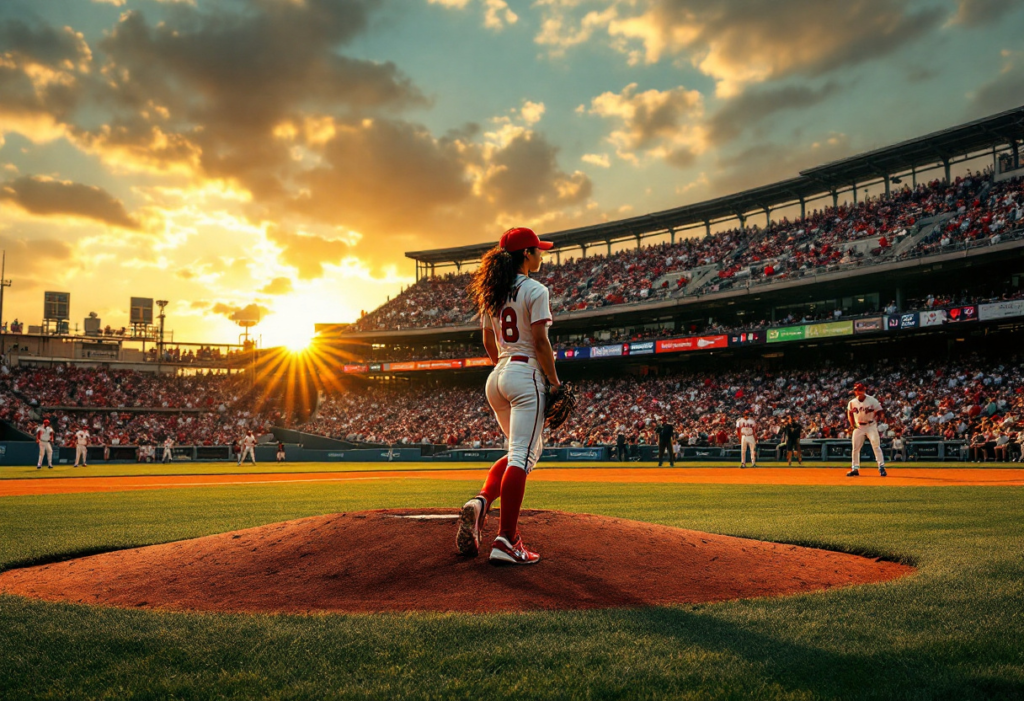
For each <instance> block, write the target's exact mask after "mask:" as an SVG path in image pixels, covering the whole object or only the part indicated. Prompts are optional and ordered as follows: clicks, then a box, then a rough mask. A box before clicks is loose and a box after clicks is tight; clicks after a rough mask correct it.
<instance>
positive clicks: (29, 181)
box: [0, 176, 142, 230]
mask: <svg viewBox="0 0 1024 701" xmlns="http://www.w3.org/2000/svg"><path fill="white" fill-rule="evenodd" d="M0 201H8V202H11V203H13V204H16V205H18V206H19V207H21V208H22V209H24V210H25V211H26V212H30V213H32V214H38V215H40V216H70V217H81V218H84V219H92V220H94V221H98V222H102V223H104V224H110V225H111V226H117V227H120V228H122V229H133V230H139V229H141V228H142V227H141V225H140V224H139V221H138V220H137V219H136V218H134V217H132V216H130V215H129V214H128V212H127V210H125V207H124V204H123V203H122V202H121V201H120V200H118V199H116V198H114V197H113V196H111V195H110V193H108V192H107V191H106V190H103V189H102V188H98V187H93V186H91V185H82V184H80V183H73V182H68V181H60V180H52V179H49V178H43V177H37V176H24V177H20V178H17V179H16V180H9V181H7V182H5V183H3V184H2V185H0Z"/></svg>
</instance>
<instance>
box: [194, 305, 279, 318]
mask: <svg viewBox="0 0 1024 701" xmlns="http://www.w3.org/2000/svg"><path fill="white" fill-rule="evenodd" d="M207 304H208V303H207ZM209 313H210V314H217V315H220V316H225V317H227V318H228V319H229V320H231V321H235V322H238V321H249V320H256V321H259V320H260V319H262V318H263V317H265V316H267V315H268V314H270V313H271V312H270V310H269V309H267V308H266V307H264V306H262V305H259V304H255V303H253V304H247V305H246V306H244V307H240V306H238V305H236V304H227V303H225V302H217V303H216V304H211V305H209Z"/></svg>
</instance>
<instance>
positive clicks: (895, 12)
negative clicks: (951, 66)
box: [536, 0, 946, 97]
mask: <svg viewBox="0 0 1024 701" xmlns="http://www.w3.org/2000/svg"><path fill="white" fill-rule="evenodd" d="M604 5H605V9H604V10H603V11H600V12H598V11H589V12H588V11H585V10H583V9H581V8H582V7H583V4H581V3H576V2H553V1H552V2H548V3H545V5H544V6H543V7H544V11H545V13H546V15H545V17H544V19H543V20H542V29H541V31H540V32H539V33H538V35H537V37H536V41H537V42H538V43H540V44H542V45H548V46H552V47H553V48H555V49H557V50H563V51H564V49H565V47H567V46H572V45H575V44H577V43H582V41H581V39H580V36H581V35H588V36H589V35H590V34H593V33H594V32H596V31H597V30H598V29H600V30H602V31H604V32H606V33H607V35H608V37H609V40H610V43H611V46H612V47H613V48H615V49H617V50H619V51H621V52H622V53H624V54H626V56H627V57H628V59H629V62H630V63H639V62H645V63H657V62H659V61H661V60H662V59H663V58H665V57H679V58H681V59H682V60H685V61H688V62H690V63H691V64H692V65H694V66H695V67H697V68H698V69H699V70H700V71H701V72H703V73H704V74H706V75H708V76H710V77H712V78H713V79H714V80H715V81H716V94H717V95H718V96H719V97H731V96H733V95H736V94H737V93H739V92H741V91H742V90H743V89H744V87H745V86H747V85H749V84H751V83H760V82H764V81H768V80H777V79H779V78H784V77H786V76H790V75H797V74H799V75H804V76H811V77H813V76H818V75H822V74H824V73H827V72H829V71H832V70H835V69H837V68H840V67H844V66H851V65H855V64H858V63H862V62H865V61H868V60H872V59H876V58H879V57H881V56H884V55H886V54H889V53H892V52H894V51H896V50H898V49H900V48H903V47H905V46H907V45H909V44H911V43H913V42H914V41H915V40H916V39H919V38H920V37H922V36H924V35H925V34H926V33H927V32H929V31H930V30H932V29H933V28H935V27H936V26H938V24H939V23H940V22H941V21H942V19H943V17H944V16H945V14H946V13H945V11H944V10H943V9H941V8H939V7H935V6H930V7H924V8H922V9H918V10H911V9H910V8H908V6H907V3H904V2H900V0H859V1H858V2H849V1H848V0H816V2H813V3H808V2H804V1H803V0H778V1H777V2H762V1H755V0H718V1H716V2H706V0H650V2H640V3H638V2H635V1H633V0H606V2H605V3H604ZM587 7H589V5H588V6H587ZM553 27H557V28H558V31H553V30H552V28H553Z"/></svg>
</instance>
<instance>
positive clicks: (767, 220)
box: [764, 205, 772, 229]
mask: <svg viewBox="0 0 1024 701" xmlns="http://www.w3.org/2000/svg"><path fill="white" fill-rule="evenodd" d="M771 223H772V208H771V207H769V206H768V205H765V207H764V226H765V228H766V229H767V228H768V227H769V226H770V225H771Z"/></svg>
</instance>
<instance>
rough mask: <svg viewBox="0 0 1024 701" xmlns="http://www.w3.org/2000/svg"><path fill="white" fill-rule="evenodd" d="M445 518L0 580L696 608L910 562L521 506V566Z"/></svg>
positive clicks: (104, 593) (170, 601) (345, 607)
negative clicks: (468, 545) (465, 553)
mask: <svg viewBox="0 0 1024 701" xmlns="http://www.w3.org/2000/svg"><path fill="white" fill-rule="evenodd" d="M454 517H455V512H454V510H451V509H448V510H441V509H418V510H415V511H413V510H387V511H366V512H361V513H351V514H330V515H327V516H315V517H312V518H304V519H299V520H297V521H287V522H284V523H276V524H273V525H269V526H261V527H259V528H250V529H247V530H244V531H236V532H233V533H222V534H220V535H214V536H207V537H205V538H197V539H195V540H185V541H179V542H176V543H168V544H166V545H154V546H149V547H145V548H137V549H134V550H121V551H117V552H111V553H104V554H101V555H93V556H91V557H83V558H80V559H77V560H70V561H67V562H60V563H55V564H49V565H40V566H37V567H29V568H25V569H17V570H11V571H8V572H4V573H2V574H0V591H2V592H6V593H10V594H21V595H24V596H32V597H38V598H41V599H48V600H53V601H57V600H59V601H72V602H79V603H85V604H104V605H110V606H130V607H145V608H161V609H176V610H193V611H245V612H287V613H298V612H312V611H346V612H375V611H474V612H487V611H525V610H533V609H548V610H555V609H589V608H610V607H637V606H651V605H661V604H679V603H700V602H708V601H722V600H725V599H737V598H745V597H755V596H779V595H783V594H794V593H799V592H807V591H813V590H816V589H828V588H830V587H838V586H846V585H851V584H864V583H867V582H880V581H885V580H889V579H894V578H896V577H900V576H902V575H905V574H908V573H910V572H912V571H913V568H912V567H907V566H905V565H899V564H896V563H892V562H883V561H876V560H873V559H869V558H864V557H858V556H856V555H847V554H843V553H836V552H830V551H826V550H815V549H812V548H802V547H797V546H794V545H778V544H775V543H765V542H761V541H756V540H745V539H742V538H730V537H727V536H720V535H710V534H707V533H699V532H696V531H687V530H682V529H678V528H669V527H666V526H657V525H654V524H650V523H641V522H637V521H625V520H621V519H614V518H606V517H603V516H592V515H589V514H569V513H562V512H559V511H524V512H523V514H522V517H521V519H520V525H521V530H522V533H523V535H524V537H525V540H526V543H527V545H529V546H530V548H531V549H534V550H537V551H538V552H539V553H541V557H542V560H541V561H540V562H539V563H537V564H534V565H530V566H522V567H495V566H492V565H490V564H489V563H488V561H487V554H488V553H489V552H490V547H489V546H490V541H491V539H493V537H494V535H495V531H496V530H497V518H496V517H495V515H494V514H492V516H491V517H490V519H489V520H488V524H487V526H488V527H487V537H486V538H485V542H484V548H483V553H481V555H480V556H479V557H476V558H473V559H466V558H461V557H459V556H458V555H456V554H455V531H456V528H457V525H456V524H457V521H456V520H455V518H454Z"/></svg>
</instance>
